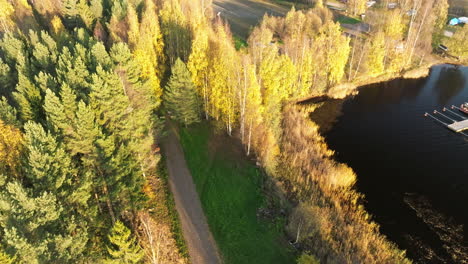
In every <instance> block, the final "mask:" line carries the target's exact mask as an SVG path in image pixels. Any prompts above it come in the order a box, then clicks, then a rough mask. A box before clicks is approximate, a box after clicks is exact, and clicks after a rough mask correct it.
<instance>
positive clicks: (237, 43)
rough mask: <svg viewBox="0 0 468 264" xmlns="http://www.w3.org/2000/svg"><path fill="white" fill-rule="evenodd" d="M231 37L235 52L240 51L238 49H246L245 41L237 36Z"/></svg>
mask: <svg viewBox="0 0 468 264" xmlns="http://www.w3.org/2000/svg"><path fill="white" fill-rule="evenodd" d="M233 37H234V46H235V47H236V50H240V49H243V48H247V47H248V44H247V41H245V40H244V39H243V38H241V37H239V36H237V35H233Z"/></svg>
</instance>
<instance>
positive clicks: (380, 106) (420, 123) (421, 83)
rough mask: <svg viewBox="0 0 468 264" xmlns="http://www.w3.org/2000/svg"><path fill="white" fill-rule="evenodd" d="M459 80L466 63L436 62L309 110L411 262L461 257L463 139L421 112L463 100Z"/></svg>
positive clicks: (467, 190) (466, 191)
mask: <svg viewBox="0 0 468 264" xmlns="http://www.w3.org/2000/svg"><path fill="white" fill-rule="evenodd" d="M467 78H468V67H455V66H449V65H440V66H436V67H434V68H433V69H432V70H431V74H430V76H428V77H427V78H424V79H419V80H394V81H391V82H387V83H381V84H375V85H370V86H367V87H363V88H361V89H360V93H359V95H357V96H355V97H353V98H349V99H347V100H345V101H343V100H336V101H331V102H330V103H329V104H325V105H324V106H323V107H322V108H320V109H318V110H316V111H315V112H314V113H312V114H311V118H312V119H313V120H314V121H317V122H319V123H320V124H328V125H329V127H331V129H330V130H329V131H327V130H324V133H325V137H326V140H327V142H328V144H329V146H330V148H331V149H333V150H335V151H336V153H337V154H336V158H337V159H338V160H339V161H342V162H345V163H347V164H348V165H350V166H351V167H352V168H353V169H354V170H355V171H356V173H357V175H358V182H357V188H358V190H359V191H360V192H362V193H363V194H365V196H366V204H365V206H366V208H367V210H368V211H369V212H370V213H371V214H373V215H374V219H375V221H376V222H378V223H379V224H380V225H381V231H382V233H384V234H385V235H387V236H388V237H389V239H390V240H392V241H394V242H396V243H397V244H398V245H399V246H400V247H401V248H403V249H406V250H407V254H408V256H409V257H410V258H412V259H413V260H415V261H416V262H417V263H468V259H467V258H468V254H466V252H465V251H466V250H467V248H468V247H467V245H468V230H467V225H468V224H467V223H468V210H467V207H468V205H467V202H468V162H467V159H468V141H467V139H466V138H465V137H464V136H462V135H460V134H456V133H453V132H451V131H449V130H448V129H446V128H445V127H443V126H441V125H440V124H438V123H436V122H434V121H433V120H431V119H428V118H424V117H423V114H424V112H427V111H431V110H434V109H439V110H440V109H441V108H442V107H444V106H450V105H452V104H453V105H460V104H461V103H463V102H465V101H468V82H467ZM327 113H328V115H327ZM330 113H332V115H333V116H335V117H336V118H334V117H333V116H330ZM324 120H325V121H324Z"/></svg>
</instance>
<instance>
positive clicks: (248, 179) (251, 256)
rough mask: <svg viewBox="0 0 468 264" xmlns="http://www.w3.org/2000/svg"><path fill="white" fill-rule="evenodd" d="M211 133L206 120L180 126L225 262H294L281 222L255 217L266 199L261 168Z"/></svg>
mask: <svg viewBox="0 0 468 264" xmlns="http://www.w3.org/2000/svg"><path fill="white" fill-rule="evenodd" d="M211 133H212V132H211V129H210V127H209V126H208V125H207V124H206V123H205V124H198V125H195V126H192V127H190V128H188V129H186V128H181V131H180V138H181V143H182V146H183V149H184V152H185V157H186V160H187V163H188V166H189V169H190V171H191V172H192V175H193V179H194V181H195V184H196V187H197V191H198V193H199V195H200V200H201V202H202V206H203V209H204V212H205V215H206V216H207V219H208V223H209V225H210V230H211V232H212V233H213V236H214V237H215V240H216V241H217V244H218V247H219V249H220V250H221V252H222V255H223V258H224V261H225V263H226V264H244V263H256V264H261V263H265V264H271V263H275V264H281V263H288V264H290V263H295V258H294V254H293V251H292V250H291V249H290V248H289V247H288V244H287V242H286V241H285V239H284V238H282V236H283V235H282V234H281V232H282V231H281V230H280V229H281V228H282V227H281V226H282V225H279V224H277V225H275V224H274V223H271V222H267V221H264V220H258V219H257V216H256V212H257V209H258V208H260V207H262V205H263V204H264V203H265V198H264V197H263V195H262V193H261V188H260V186H261V184H262V175H261V172H260V171H259V170H258V169H257V168H256V167H254V166H253V165H252V164H250V163H249V162H248V161H247V160H246V159H245V158H244V156H243V154H242V151H239V149H238V146H237V145H236V144H230V143H232V142H233V140H229V139H227V141H226V138H223V140H219V138H218V139H216V138H215V137H216V136H215V137H213V136H212V134H211ZM213 138H215V139H213ZM236 147H237V148H236ZM236 149H237V152H236ZM273 222H275V221H273ZM276 222H280V220H279V219H277V221H276Z"/></svg>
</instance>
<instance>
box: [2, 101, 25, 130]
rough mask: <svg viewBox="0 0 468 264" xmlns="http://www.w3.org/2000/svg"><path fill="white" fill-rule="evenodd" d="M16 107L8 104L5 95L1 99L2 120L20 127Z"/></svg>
mask: <svg viewBox="0 0 468 264" xmlns="http://www.w3.org/2000/svg"><path fill="white" fill-rule="evenodd" d="M16 115H17V113H16V109H15V108H14V107H12V106H11V105H10V104H8V101H7V99H6V98H5V97H2V99H1V100H0V120H2V121H3V122H4V123H5V124H8V125H12V126H15V127H20V122H19V121H18V119H17V118H16Z"/></svg>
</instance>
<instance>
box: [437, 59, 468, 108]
mask: <svg viewBox="0 0 468 264" xmlns="http://www.w3.org/2000/svg"><path fill="white" fill-rule="evenodd" d="M465 83H466V79H465V76H464V75H463V71H461V70H460V69H459V67H455V68H452V67H447V68H442V69H441V72H440V77H439V78H438V80H437V83H436V85H434V92H435V94H436V95H437V99H438V102H439V104H440V105H447V103H448V102H449V101H450V99H452V98H453V97H454V96H456V95H457V94H458V93H459V92H461V91H462V90H463V86H464V85H465Z"/></svg>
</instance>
